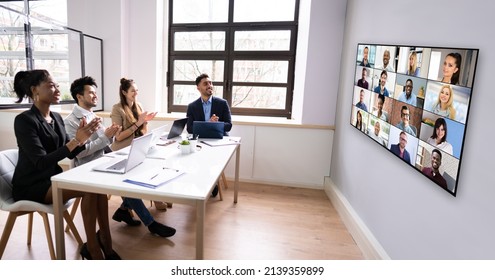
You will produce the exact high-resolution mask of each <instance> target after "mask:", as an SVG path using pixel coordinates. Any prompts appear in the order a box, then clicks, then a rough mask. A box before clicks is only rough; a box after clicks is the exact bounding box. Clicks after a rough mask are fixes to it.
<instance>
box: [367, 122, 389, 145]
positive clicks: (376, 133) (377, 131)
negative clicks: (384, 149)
mask: <svg viewBox="0 0 495 280" xmlns="http://www.w3.org/2000/svg"><path fill="white" fill-rule="evenodd" d="M380 129H381V125H380V122H379V121H378V120H376V121H375V125H374V126H373V131H371V129H369V131H368V135H369V136H370V137H371V138H373V140H375V141H376V142H378V143H380V144H381V145H383V146H387V143H386V142H385V140H384V139H383V138H382V137H381V136H380Z"/></svg>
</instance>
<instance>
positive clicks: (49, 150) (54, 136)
mask: <svg viewBox="0 0 495 280" xmlns="http://www.w3.org/2000/svg"><path fill="white" fill-rule="evenodd" d="M50 116H51V117H52V119H53V121H54V128H51V127H50V125H49V124H48V123H47V122H46V120H45V119H44V118H43V116H41V113H40V111H39V110H38V108H36V107H35V106H34V105H33V106H32V107H31V109H30V110H27V111H24V112H22V113H21V114H19V115H17V116H16V117H15V120H14V131H15V137H16V138H17V146H18V147H19V159H18V162H17V165H16V167H15V171H14V175H13V178H12V185H13V189H12V193H13V197H14V199H15V200H16V201H17V200H23V199H27V200H34V201H38V202H43V200H44V197H45V195H46V192H47V191H48V189H49V188H50V186H51V181H50V178H51V177H52V176H53V175H56V174H58V173H61V172H62V168H61V167H60V166H59V165H58V162H59V161H60V160H62V159H64V158H66V157H69V158H71V159H72V158H74V157H75V156H76V155H77V154H78V153H79V152H81V151H82V150H84V149H85V146H84V145H83V146H81V147H77V148H76V149H74V150H73V151H72V152H70V151H69V149H68V148H67V146H65V144H66V143H67V142H69V141H70V140H69V136H68V135H67V133H66V131H65V127H64V121H63V119H62V117H61V116H60V114H58V113H56V112H50Z"/></svg>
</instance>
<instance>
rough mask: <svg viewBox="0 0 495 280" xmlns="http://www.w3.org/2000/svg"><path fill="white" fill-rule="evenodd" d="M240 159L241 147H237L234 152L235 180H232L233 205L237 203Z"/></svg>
mask: <svg viewBox="0 0 495 280" xmlns="http://www.w3.org/2000/svg"><path fill="white" fill-rule="evenodd" d="M240 159H241V145H237V150H236V151H235V179H234V203H237V193H238V192H239V162H240Z"/></svg>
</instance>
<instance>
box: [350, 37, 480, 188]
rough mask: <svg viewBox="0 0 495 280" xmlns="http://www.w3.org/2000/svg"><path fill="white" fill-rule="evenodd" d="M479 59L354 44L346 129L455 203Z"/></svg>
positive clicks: (473, 54) (467, 52)
mask: <svg viewBox="0 0 495 280" xmlns="http://www.w3.org/2000/svg"><path fill="white" fill-rule="evenodd" d="M478 53H479V49H469V48H444V47H426V46H407V45H380V44H363V43H359V44H358V46H357V55H356V71H355V76H354V82H353V91H352V94H353V97H352V110H351V118H350V123H351V125H352V126H353V127H355V128H356V129H358V130H359V131H360V132H362V133H364V134H366V135H367V136H369V137H370V138H371V139H373V140H374V141H376V142H377V143H378V145H380V146H382V147H383V148H384V149H386V150H387V151H388V152H391V153H393V154H394V155H396V156H397V158H398V159H399V160H401V161H402V162H403V163H404V164H407V165H409V166H411V167H412V168H413V169H414V170H415V171H417V173H419V174H422V175H423V176H424V177H425V178H426V179H427V180H429V181H431V182H432V185H433V186H439V187H441V188H442V189H444V190H445V191H447V192H449V193H450V194H451V195H453V196H456V194H457V187H458V186H457V182H458V180H459V171H460V167H461V159H462V150H463V146H464V139H465V132H466V126H467V121H468V116H469V105H470V103H471V102H470V101H471V97H472V94H473V84H474V77H475V73H476V63H477V61H478Z"/></svg>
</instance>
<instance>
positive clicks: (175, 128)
mask: <svg viewBox="0 0 495 280" xmlns="http://www.w3.org/2000/svg"><path fill="white" fill-rule="evenodd" d="M186 124H187V118H183V119H178V120H175V121H174V123H173V124H172V127H171V128H170V132H169V133H168V136H167V139H172V138H175V137H177V136H180V135H181V134H182V132H183V131H184V127H186Z"/></svg>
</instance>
